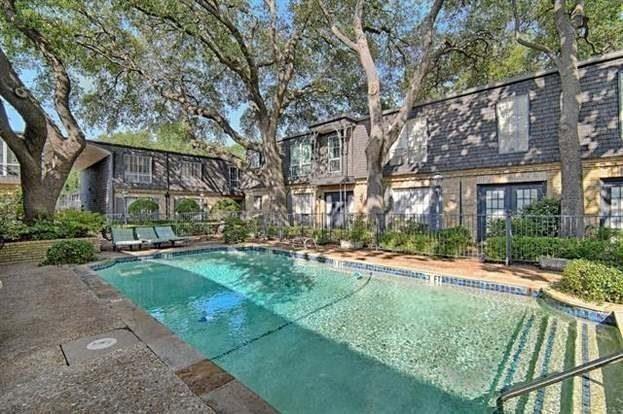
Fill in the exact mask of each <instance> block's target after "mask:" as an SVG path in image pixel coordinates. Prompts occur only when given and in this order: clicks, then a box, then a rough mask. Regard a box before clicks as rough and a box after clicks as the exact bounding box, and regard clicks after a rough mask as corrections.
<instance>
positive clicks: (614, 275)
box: [556, 260, 623, 303]
mask: <svg viewBox="0 0 623 414" xmlns="http://www.w3.org/2000/svg"><path fill="white" fill-rule="evenodd" d="M556 288H557V289H558V290H560V291H562V292H566V293H570V294H573V295H575V296H577V297H579V298H581V299H585V300H588V301H591V302H612V303H623V271H621V270H619V269H616V268H614V267H609V266H606V265H603V264H601V263H594V262H591V261H588V260H574V261H572V262H571V263H569V264H568V265H567V267H566V268H565V270H564V272H563V275H562V279H561V280H560V282H558V283H557V284H556Z"/></svg>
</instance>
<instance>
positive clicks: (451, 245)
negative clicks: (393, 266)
mask: <svg viewBox="0 0 623 414" xmlns="http://www.w3.org/2000/svg"><path fill="white" fill-rule="evenodd" d="M380 245H381V248H382V249H387V250H394V251H402V252H407V253H420V254H427V255H434V256H461V255H465V254H466V252H467V250H468V249H469V248H470V247H471V245H472V237H471V233H470V231H469V230H468V229H466V228H464V227H460V226H459V227H451V228H447V229H442V230H439V231H436V232H432V233H403V232H401V231H392V232H387V233H385V234H384V235H383V236H382V237H381V240H380Z"/></svg>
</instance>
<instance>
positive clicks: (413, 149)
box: [408, 118, 428, 164]
mask: <svg viewBox="0 0 623 414" xmlns="http://www.w3.org/2000/svg"><path fill="white" fill-rule="evenodd" d="M408 139H409V141H408V148H409V163H411V164H422V163H425V162H426V158H427V152H428V151H427V145H428V122H427V119H426V118H417V119H414V120H413V125H412V127H411V133H410V134H409V138H408Z"/></svg>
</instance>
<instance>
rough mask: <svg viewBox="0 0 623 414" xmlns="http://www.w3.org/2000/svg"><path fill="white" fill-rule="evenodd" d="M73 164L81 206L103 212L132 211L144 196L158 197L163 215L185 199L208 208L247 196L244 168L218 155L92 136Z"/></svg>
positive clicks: (173, 210)
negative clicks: (242, 180) (77, 172)
mask: <svg viewBox="0 0 623 414" xmlns="http://www.w3.org/2000/svg"><path fill="white" fill-rule="evenodd" d="M74 168H76V169H78V170H80V171H81V175H80V202H81V207H82V208H83V209H86V210H90V211H96V212H100V213H104V214H116V215H124V214H127V212H128V208H129V207H130V205H131V204H132V203H133V202H134V201H136V200H137V199H139V198H149V199H152V200H153V201H155V202H156V203H157V204H158V206H159V214H160V215H163V216H164V215H167V216H170V215H172V214H173V213H174V212H175V206H176V205H177V203H178V202H179V201H180V200H183V199H193V200H195V201H197V203H198V204H199V206H200V207H201V208H202V209H203V210H205V211H208V210H209V209H210V208H211V207H212V206H213V205H214V204H215V203H216V202H217V201H218V200H221V199H223V198H231V199H234V200H238V201H241V200H242V198H243V194H242V192H241V190H240V171H239V169H238V168H237V167H236V166H235V165H234V164H233V163H231V162H229V161H226V160H224V159H222V158H217V157H206V156H199V155H190V154H183V153H177V152H173V151H161V150H155V149H149V148H137V147H131V146H126V145H118V144H110V143H105V142H99V141H88V143H87V146H86V148H85V150H84V151H83V152H82V154H80V156H79V158H78V160H77V161H76V163H75V165H74Z"/></svg>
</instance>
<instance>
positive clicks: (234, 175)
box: [229, 167, 240, 190]
mask: <svg viewBox="0 0 623 414" xmlns="http://www.w3.org/2000/svg"><path fill="white" fill-rule="evenodd" d="M229 188H231V189H232V190H238V189H239V188H240V170H239V169H238V168H237V167H229Z"/></svg>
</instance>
